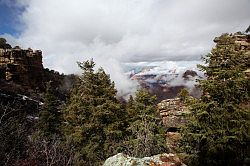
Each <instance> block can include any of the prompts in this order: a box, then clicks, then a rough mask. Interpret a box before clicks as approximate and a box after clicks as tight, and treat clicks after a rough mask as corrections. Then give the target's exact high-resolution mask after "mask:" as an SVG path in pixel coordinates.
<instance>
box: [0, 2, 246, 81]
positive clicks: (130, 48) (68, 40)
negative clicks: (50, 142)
mask: <svg viewBox="0 0 250 166" xmlns="http://www.w3.org/2000/svg"><path fill="white" fill-rule="evenodd" d="M1 6H2V8H3V6H5V7H6V6H8V8H7V9H9V10H12V12H3V10H2V9H1ZM0 9H1V10H2V12H0V14H1V16H0V17H7V16H8V14H7V13H11V14H9V16H11V18H15V19H14V20H15V22H14V23H13V22H12V23H10V20H9V21H8V20H7V19H0V21H1V22H0V24H1V25H3V24H7V26H5V28H2V29H1V26H0V30H1V31H2V32H1V31H0V35H1V36H4V37H6V38H7V39H8V40H9V41H10V43H12V44H19V45H21V46H22V47H23V48H28V47H31V48H34V49H41V50H42V51H43V56H44V66H45V67H49V68H52V69H55V70H58V71H60V72H64V73H72V72H76V71H77V70H78V68H77V65H76V61H82V60H86V59H89V58H94V60H95V61H96V63H97V64H98V65H100V66H103V67H104V69H106V70H107V71H108V72H109V73H111V77H112V78H113V79H114V80H116V82H119V80H121V79H123V78H120V77H122V76H119V74H120V73H121V72H122V69H121V67H120V63H121V62H140V61H160V60H171V61H180V60H190V61H192V60H199V59H200V57H201V55H204V54H207V53H208V52H209V51H210V50H211V48H212V46H213V42H212V40H213V39H214V37H215V36H218V35H220V34H221V33H224V32H230V33H233V32H237V31H244V30H245V29H246V28H247V27H248V25H249V24H250V0H0ZM20 9H21V10H20ZM16 11H18V12H16ZM4 14H5V15H4ZM8 25H9V31H8V28H6V27H8ZM2 27H3V26H2ZM13 29H15V30H16V31H13Z"/></svg>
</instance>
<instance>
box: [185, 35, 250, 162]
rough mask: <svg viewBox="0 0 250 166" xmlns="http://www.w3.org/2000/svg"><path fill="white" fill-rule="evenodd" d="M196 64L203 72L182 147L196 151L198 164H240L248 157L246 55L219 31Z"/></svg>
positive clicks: (249, 116)
mask: <svg viewBox="0 0 250 166" xmlns="http://www.w3.org/2000/svg"><path fill="white" fill-rule="evenodd" d="M220 39H222V40H223V42H224V43H226V44H218V45H217V47H216V48H214V49H213V50H212V52H211V54H209V55H207V56H206V57H205V58H204V60H205V62H206V63H207V64H208V65H200V66H199V67H200V68H201V69H202V70H203V71H204V72H205V73H206V74H207V79H206V80H200V81H199V83H200V84H199V86H200V88H201V89H202V90H203V95H202V97H201V99H200V100H196V101H195V102H192V104H191V105H190V108H191V112H192V113H191V114H190V117H189V124H188V125H187V126H186V127H185V128H183V140H182V147H181V148H182V149H183V150H185V151H186V152H187V153H189V154H192V155H196V157H197V158H196V159H197V161H198V163H199V165H241V164H242V162H243V161H244V159H246V158H247V157H249V142H250V109H249V92H250V91H249V90H250V80H249V77H248V76H247V75H246V73H244V71H245V70H246V69H247V68H249V67H250V63H249V59H250V58H249V55H247V54H245V52H244V51H242V50H240V49H239V45H237V44H235V42H234V38H232V37H230V36H228V35H223V36H221V38H220Z"/></svg>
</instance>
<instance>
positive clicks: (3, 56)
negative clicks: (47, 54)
mask: <svg viewBox="0 0 250 166" xmlns="http://www.w3.org/2000/svg"><path fill="white" fill-rule="evenodd" d="M0 79H3V80H6V81H13V82H15V83H18V84H21V85H24V86H30V87H33V88H34V87H39V88H41V86H42V85H41V82H42V80H43V64H42V52H41V51H40V50H36V51H33V50H32V49H27V50H23V49H20V48H19V47H15V48H11V49H2V48H0Z"/></svg>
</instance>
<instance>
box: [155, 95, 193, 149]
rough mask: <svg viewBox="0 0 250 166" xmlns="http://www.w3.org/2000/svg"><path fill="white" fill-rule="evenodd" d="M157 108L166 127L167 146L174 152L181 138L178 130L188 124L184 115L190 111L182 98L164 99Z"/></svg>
mask: <svg viewBox="0 0 250 166" xmlns="http://www.w3.org/2000/svg"><path fill="white" fill-rule="evenodd" d="M157 108H158V110H159V112H160V116H161V118H162V122H163V124H164V126H165V127H166V140H167V146H168V148H169V150H170V152H172V153H174V152H176V147H177V146H178V143H179V140H180V138H181V136H180V133H179V132H178V130H179V128H180V126H182V125H185V124H186V122H187V121H186V118H185V116H184V115H185V114H188V113H189V111H188V109H187V106H186V105H185V104H184V103H183V102H182V101H181V100H180V98H175V99H167V100H163V101H161V102H160V103H159V104H158V105H157Z"/></svg>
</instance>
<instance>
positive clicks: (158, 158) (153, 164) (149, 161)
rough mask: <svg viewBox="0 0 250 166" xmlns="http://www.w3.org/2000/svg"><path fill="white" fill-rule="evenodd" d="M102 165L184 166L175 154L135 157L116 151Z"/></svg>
mask: <svg viewBox="0 0 250 166" xmlns="http://www.w3.org/2000/svg"><path fill="white" fill-rule="evenodd" d="M103 166H185V164H184V163H182V161H181V160H180V158H179V157H178V156H177V155H176V154H172V153H169V154H167V153H164V154H158V155H155V156H150V157H144V158H135V157H130V156H128V155H125V154H123V153H118V154H117V155H115V156H112V157H110V158H108V159H107V160H106V161H105V163H104V165H103Z"/></svg>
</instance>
